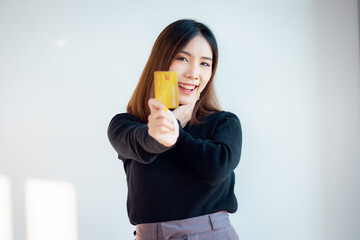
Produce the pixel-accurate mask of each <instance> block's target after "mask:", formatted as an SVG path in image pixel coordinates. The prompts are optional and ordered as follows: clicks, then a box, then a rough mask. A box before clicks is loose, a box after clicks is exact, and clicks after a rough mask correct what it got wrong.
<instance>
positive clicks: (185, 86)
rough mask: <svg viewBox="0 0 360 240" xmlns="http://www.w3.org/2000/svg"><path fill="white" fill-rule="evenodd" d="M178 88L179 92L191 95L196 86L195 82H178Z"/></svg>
mask: <svg viewBox="0 0 360 240" xmlns="http://www.w3.org/2000/svg"><path fill="white" fill-rule="evenodd" d="M178 85H179V89H180V91H181V92H183V93H184V94H186V95H191V94H192V93H193V92H194V91H195V89H196V88H197V87H198V85H196V84H189V83H181V82H179V83H178Z"/></svg>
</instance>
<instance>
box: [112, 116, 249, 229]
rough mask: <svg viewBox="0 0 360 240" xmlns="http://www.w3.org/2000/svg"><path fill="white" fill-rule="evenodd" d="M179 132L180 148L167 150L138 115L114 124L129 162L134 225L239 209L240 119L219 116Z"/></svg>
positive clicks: (115, 142)
mask: <svg viewBox="0 0 360 240" xmlns="http://www.w3.org/2000/svg"><path fill="white" fill-rule="evenodd" d="M179 128H180V129H179V138H178V140H177V142H176V144H175V145H174V146H172V147H170V148H168V147H165V146H163V145H161V144H160V143H158V142H157V141H156V140H155V139H154V138H152V137H151V136H150V135H149V134H148V127H147V125H146V124H145V123H143V122H141V121H140V120H139V119H137V118H136V117H134V116H133V115H130V114H128V113H122V114H118V115H116V116H115V117H114V118H113V119H112V120H111V122H110V124H109V128H108V137H109V140H110V142H111V144H112V146H113V147H114V148H115V150H116V152H117V153H118V158H119V159H121V160H123V162H124V168H125V172H126V179H127V185H128V199H127V210H128V215H129V219H130V222H131V223H132V224H134V225H136V224H141V223H152V222H163V221H170V220H179V219H185V218H190V217H196V216H201V215H205V214H210V213H214V212H218V211H222V210H225V211H228V212H230V213H234V212H235V211H236V210H237V200H236V197H235V194H234V184H235V174H234V169H235V167H236V166H237V165H238V163H239V161H240V154H241V144H242V132H241V126H240V121H239V119H238V118H237V116H236V115H234V114H233V113H230V112H224V111H223V112H217V113H214V114H212V115H210V116H208V117H207V118H206V119H205V123H204V124H201V125H199V126H194V125H190V124H188V125H186V126H185V128H182V127H181V125H180V124H179Z"/></svg>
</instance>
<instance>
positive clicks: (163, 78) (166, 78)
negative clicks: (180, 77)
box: [154, 71, 179, 108]
mask: <svg viewBox="0 0 360 240" xmlns="http://www.w3.org/2000/svg"><path fill="white" fill-rule="evenodd" d="M154 85H155V98H156V99H157V100H159V101H160V102H162V103H163V104H164V105H165V106H166V107H167V108H177V107H178V106H179V99H178V82H177V76H176V72H165V71H162V72H161V71H155V72H154Z"/></svg>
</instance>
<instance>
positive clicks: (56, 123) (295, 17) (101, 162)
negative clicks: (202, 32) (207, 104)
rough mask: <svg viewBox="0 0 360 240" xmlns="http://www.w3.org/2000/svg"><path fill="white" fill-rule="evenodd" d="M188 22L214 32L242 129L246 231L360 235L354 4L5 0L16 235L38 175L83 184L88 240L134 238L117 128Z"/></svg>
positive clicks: (6, 167) (3, 108)
mask: <svg viewBox="0 0 360 240" xmlns="http://www.w3.org/2000/svg"><path fill="white" fill-rule="evenodd" d="M180 18H193V19H196V20H198V21H201V22H204V23H205V24H207V25H208V26H209V27H210V28H211V29H212V30H213V32H214V34H215V36H216V37H217V40H218V44H219V49H220V59H219V68H218V72H217V75H216V79H215V81H216V88H217V93H218V96H219V99H220V101H221V103H222V106H223V108H224V109H225V110H228V111H232V112H234V113H236V114H237V115H238V116H239V118H240V120H241V123H242V127H243V153H242V157H241V161H240V164H239V166H238V168H237V169H236V177H237V178H236V180H237V182H236V194H237V198H238V202H239V209H238V211H237V212H236V213H235V214H233V215H231V221H232V223H233V225H234V226H235V228H236V230H237V232H238V233H239V235H240V239H246V240H257V239H264V240H265V239H267V240H269V239H270V240H281V239H284V240H287V239H292V240H297V239H298V240H304V239H306V240H320V239H324V240H325V239H326V240H335V239H336V240H343V239H346V240H356V239H360V230H359V227H358V226H359V224H360V187H359V183H360V174H359V170H360V161H359V160H360V150H359V149H360V81H359V25H358V24H359V23H358V4H357V2H356V1H355V0H327V1H325V0H274V1H268V0H256V1H254V0H240V1H212V0H207V1H204V0H200V1H191V0H183V1H176V2H173V1H165V0H164V1H145V0H144V1H131V2H130V1H128V2H126V1H85V0H80V1H70V0H68V1H40V0H32V1H10V0H1V2H0V175H3V176H5V177H7V178H8V179H9V181H10V183H11V191H10V194H9V195H10V197H11V199H12V200H11V213H12V217H11V218H10V217H9V219H10V221H12V224H9V226H12V229H11V232H12V235H13V239H16V240H20V239H27V238H30V236H29V233H28V232H29V231H27V230H26V229H27V226H29V224H30V223H28V222H27V221H28V220H26V219H27V217H26V212H27V211H26V207H25V206H27V205H26V198H25V190H24V188H25V187H24V185H25V182H26V181H27V180H28V179H40V180H41V179H42V180H46V181H48V180H51V181H60V182H66V183H67V184H71V185H72V186H73V187H74V189H75V192H76V211H77V212H76V214H75V215H76V216H77V226H76V228H77V230H76V231H77V234H76V236H77V239H79V240H99V239H107V240H112V239H132V231H133V230H134V227H133V226H132V225H131V224H130V223H129V221H128V218H127V213H126V194H127V188H126V180H125V174H124V171H123V166H122V162H121V161H120V160H117V155H116V153H115V151H114V150H113V149H112V147H111V145H110V143H109V142H108V139H107V135H106V131H107V126H108V123H109V121H110V120H111V118H112V117H113V116H114V115H115V114H117V113H119V112H123V111H125V108H126V105H127V102H128V100H129V98H130V96H131V94H132V92H133V90H134V88H135V86H136V84H137V81H138V78H139V77H140V74H141V72H142V69H143V67H144V66H145V63H146V61H147V58H148V56H149V53H150V50H151V48H152V45H153V43H154V41H155V39H156V37H157V36H158V34H159V33H160V32H161V31H162V29H163V28H164V27H166V26H167V25H168V24H170V23H171V22H173V21H175V20H178V19H180ZM54 218H56V216H54ZM28 219H29V218H28ZM47 221H50V222H51V219H47ZM31 224H32V223H31ZM31 224H30V225H31Z"/></svg>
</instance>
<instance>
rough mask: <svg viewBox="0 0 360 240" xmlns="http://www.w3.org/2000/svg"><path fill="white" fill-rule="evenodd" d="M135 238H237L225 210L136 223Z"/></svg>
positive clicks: (234, 239)
mask: <svg viewBox="0 0 360 240" xmlns="http://www.w3.org/2000/svg"><path fill="white" fill-rule="evenodd" d="M135 237H136V238H135V239H136V240H170V239H171V240H175V239H178V240H180V239H183V240H185V239H187V240H227V239H228V240H238V239H239V237H238V235H237V234H236V232H235V229H234V227H233V226H232V225H231V224H230V219H229V214H228V213H227V212H225V211H221V212H217V213H213V214H209V215H204V216H199V217H194V218H187V219H183V220H176V221H168V222H160V223H145V224H138V225H136V232H135Z"/></svg>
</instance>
